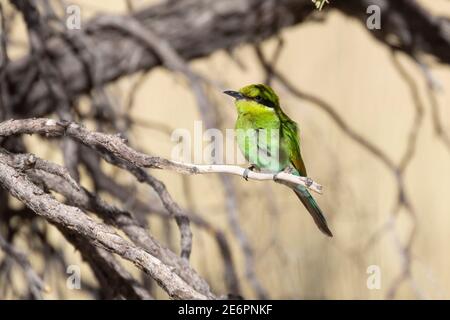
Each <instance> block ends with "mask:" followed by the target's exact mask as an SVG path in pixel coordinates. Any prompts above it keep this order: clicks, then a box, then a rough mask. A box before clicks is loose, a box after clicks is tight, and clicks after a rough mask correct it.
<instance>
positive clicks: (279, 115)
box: [224, 84, 333, 237]
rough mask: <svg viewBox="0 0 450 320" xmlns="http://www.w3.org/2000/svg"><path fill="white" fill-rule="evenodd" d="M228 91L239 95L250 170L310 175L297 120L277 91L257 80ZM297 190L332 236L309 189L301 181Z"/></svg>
mask: <svg viewBox="0 0 450 320" xmlns="http://www.w3.org/2000/svg"><path fill="white" fill-rule="evenodd" d="M224 93H225V94H227V95H229V96H231V97H233V98H235V105H236V108H237V112H238V118H237V121H236V127H235V129H236V136H237V142H238V145H239V148H240V149H241V151H242V153H243V154H244V156H245V158H246V159H247V161H248V162H249V163H250V164H251V166H250V168H249V170H263V171H269V172H277V173H278V172H281V171H288V172H290V173H292V174H295V175H299V176H303V177H306V176H307V174H306V168H305V164H304V162H303V159H302V156H301V153H300V139H299V136H298V128H297V124H296V123H295V122H294V121H293V120H291V119H290V118H289V117H288V116H287V115H286V114H285V113H284V112H283V110H282V109H281V107H280V102H279V98H278V96H277V95H276V93H275V91H274V90H273V89H272V88H271V87H269V86H266V85H263V84H256V85H249V86H246V87H244V88H242V89H240V90H239V91H225V92H224ZM247 177H248V171H246V173H244V178H245V179H247ZM293 190H294V192H295V194H296V195H297V197H298V198H299V199H300V201H301V202H302V203H303V205H304V206H305V207H306V209H307V210H308V211H309V213H310V214H311V216H312V217H313V219H314V222H315V223H316V225H317V226H318V227H319V229H320V230H321V231H322V232H323V233H324V234H326V235H327V236H329V237H332V236H333V234H332V233H331V231H330V229H329V228H328V225H327V221H326V219H325V216H324V214H323V213H322V211H321V210H320V208H319V206H318V205H317V203H316V201H315V200H314V198H313V197H312V196H311V194H310V193H309V191H308V189H307V188H306V187H305V186H302V185H298V186H296V187H295V188H294V189H293Z"/></svg>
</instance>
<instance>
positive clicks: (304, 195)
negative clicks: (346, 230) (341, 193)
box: [294, 186, 333, 237]
mask: <svg viewBox="0 0 450 320" xmlns="http://www.w3.org/2000/svg"><path fill="white" fill-rule="evenodd" d="M294 192H295V194H296V195H297V197H298V198H299V199H300V201H301V202H302V203H303V205H304V206H305V208H306V209H307V210H308V211H309V213H310V214H311V216H312V217H313V219H314V222H315V223H316V225H317V227H318V228H319V229H320V231H322V232H323V233H324V234H326V235H327V236H329V237H332V236H333V234H332V233H331V231H330V228H328V224H327V220H326V219H325V216H324V215H323V213H322V210H320V208H319V206H318V205H317V203H316V201H315V200H314V198H313V197H312V196H311V194H310V193H309V191H308V189H306V188H305V187H304V186H297V187H296V188H295V189H294Z"/></svg>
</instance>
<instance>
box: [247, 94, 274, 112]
mask: <svg viewBox="0 0 450 320" xmlns="http://www.w3.org/2000/svg"><path fill="white" fill-rule="evenodd" d="M252 100H254V101H256V102H258V103H261V104H263V105H265V106H266V107H269V108H274V109H275V104H274V103H273V102H272V101H270V100H269V99H264V98H263V97H255V98H253V99H252Z"/></svg>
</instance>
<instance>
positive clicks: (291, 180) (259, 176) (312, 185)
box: [172, 161, 323, 194]
mask: <svg viewBox="0 0 450 320" xmlns="http://www.w3.org/2000/svg"><path fill="white" fill-rule="evenodd" d="M172 162H173V163H174V164H176V165H177V166H178V167H185V168H188V169H190V170H189V171H191V172H193V173H194V174H206V173H227V174H234V175H238V176H241V177H243V176H244V172H245V168H242V167H239V166H232V165H219V164H209V165H195V164H188V163H181V162H176V161H172ZM248 179H251V180H257V181H264V180H274V181H275V182H278V183H281V184H285V185H288V186H290V187H292V186H296V185H302V186H305V187H306V188H308V189H310V190H312V191H314V192H317V193H319V194H322V190H323V187H322V185H320V184H318V183H316V182H314V181H313V180H312V179H311V178H308V177H299V176H296V175H293V174H290V173H287V172H279V173H277V174H275V173H265V172H255V171H251V170H249V171H248Z"/></svg>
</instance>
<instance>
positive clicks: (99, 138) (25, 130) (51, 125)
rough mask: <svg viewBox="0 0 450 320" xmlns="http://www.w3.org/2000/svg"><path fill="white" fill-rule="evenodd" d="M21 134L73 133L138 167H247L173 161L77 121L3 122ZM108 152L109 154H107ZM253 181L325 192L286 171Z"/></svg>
mask: <svg viewBox="0 0 450 320" xmlns="http://www.w3.org/2000/svg"><path fill="white" fill-rule="evenodd" d="M17 134H41V135H46V136H50V137H61V136H64V135H66V136H69V137H71V138H73V139H75V140H76V141H78V142H80V143H82V144H84V145H86V146H88V147H90V148H92V149H94V150H96V151H98V152H99V154H100V155H101V156H103V157H105V160H107V161H108V160H110V157H111V156H113V157H115V158H116V159H119V160H121V161H123V162H124V163H127V164H130V165H132V166H136V167H144V168H154V169H165V170H173V171H176V172H178V173H182V174H209V173H227V174H233V175H238V176H243V174H244V172H245V168H242V167H238V166H229V165H195V164H185V163H181V162H176V161H170V160H167V159H164V158H160V157H155V156H149V155H146V154H143V153H140V152H138V151H135V150H133V149H132V148H130V147H128V146H127V145H126V144H125V143H124V141H123V139H122V138H121V137H119V136H117V135H109V134H105V133H100V132H91V131H89V130H87V129H86V128H84V127H82V126H80V125H79V124H76V123H74V122H58V121H56V120H53V119H45V118H40V119H21V120H8V121H5V122H3V123H0V136H2V137H7V136H11V135H17ZM105 151H107V152H108V154H105ZM248 178H249V179H251V180H257V181H264V180H275V181H276V182H278V183H281V184H287V185H289V186H293V185H294V186H295V185H302V186H305V187H308V188H309V189H310V190H312V191H315V192H317V193H322V186H321V185H320V184H318V183H316V182H314V181H313V180H311V179H310V178H307V177H299V176H295V175H292V174H289V173H286V172H280V173H278V174H272V173H261V172H251V171H250V172H249V174H248Z"/></svg>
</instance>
